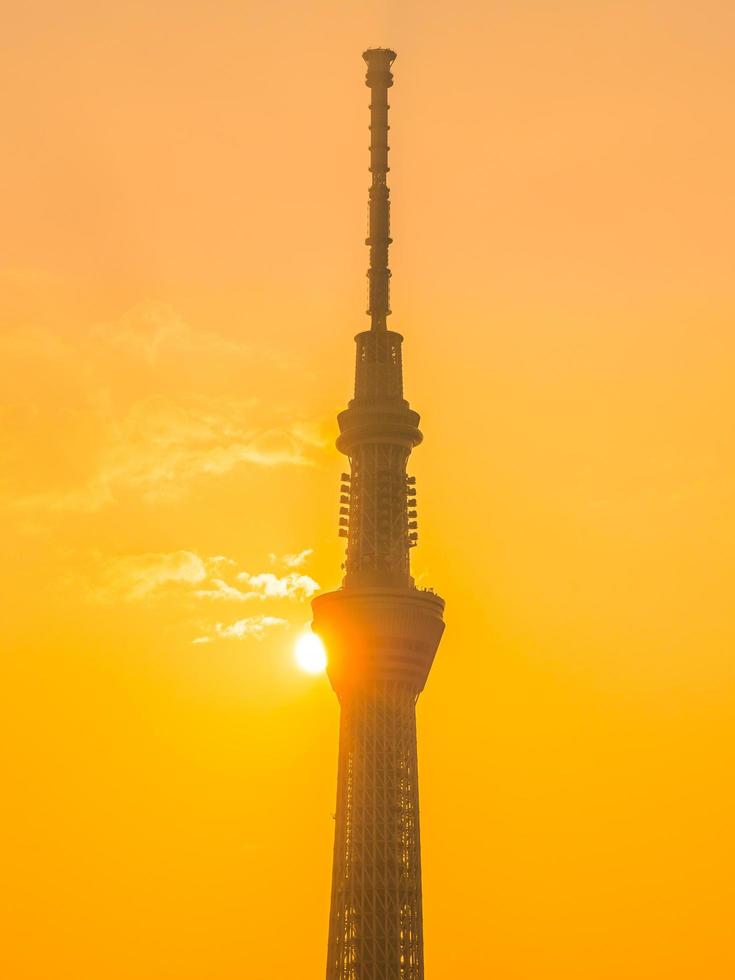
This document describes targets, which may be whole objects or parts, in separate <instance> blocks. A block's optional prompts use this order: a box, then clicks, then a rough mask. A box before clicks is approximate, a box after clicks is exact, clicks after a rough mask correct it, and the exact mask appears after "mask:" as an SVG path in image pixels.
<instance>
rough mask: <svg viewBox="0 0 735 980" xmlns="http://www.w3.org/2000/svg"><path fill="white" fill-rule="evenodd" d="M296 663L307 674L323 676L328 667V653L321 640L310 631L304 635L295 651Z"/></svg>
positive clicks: (297, 642) (297, 643)
mask: <svg viewBox="0 0 735 980" xmlns="http://www.w3.org/2000/svg"><path fill="white" fill-rule="evenodd" d="M294 654H295V657H296V663H297V664H298V665H299V667H300V668H301V669H302V670H305V671H306V673H307V674H321V673H322V672H323V671H324V670H326V667H327V651H326V650H325V649H324V644H323V643H322V641H321V639H320V638H319V637H318V636H317V635H316V633H312V632H311V631H310V630H309V631H308V632H306V633H302V634H301V636H300V637H299V638H298V640H297V641H296V648H295V650H294Z"/></svg>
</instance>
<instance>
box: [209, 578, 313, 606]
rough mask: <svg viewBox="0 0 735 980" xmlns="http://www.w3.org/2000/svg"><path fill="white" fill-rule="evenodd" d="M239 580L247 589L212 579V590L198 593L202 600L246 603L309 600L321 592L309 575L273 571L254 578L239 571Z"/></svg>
mask: <svg viewBox="0 0 735 980" xmlns="http://www.w3.org/2000/svg"><path fill="white" fill-rule="evenodd" d="M236 579H237V581H239V582H244V583H245V584H246V586H248V588H246V589H239V588H237V587H236V586H234V585H230V584H229V583H228V582H225V581H224V579H221V578H213V579H211V583H210V584H211V587H210V588H204V589H198V590H197V592H196V594H197V596H199V598H201V599H225V600H229V601H235V602H247V601H248V600H250V599H261V600H265V599H299V600H301V599H309V598H310V597H311V596H313V595H314V593H315V592H318V591H319V588H320V586H319V583H318V582H316V581H315V580H314V579H313V578H311V576H309V575H299V574H297V573H295V572H291V573H290V574H289V575H283V576H280V577H279V576H278V575H274V574H273V573H272V572H260V573H259V574H258V575H251V574H250V573H249V572H240V573H239V574H238V575H237V576H236Z"/></svg>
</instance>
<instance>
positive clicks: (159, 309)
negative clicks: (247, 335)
mask: <svg viewBox="0 0 735 980" xmlns="http://www.w3.org/2000/svg"><path fill="white" fill-rule="evenodd" d="M90 336H91V337H92V338H93V339H94V340H97V341H99V342H101V343H103V344H106V345H109V346H110V347H113V348H116V349H118V350H120V351H124V352H126V353H128V354H131V355H133V356H135V357H140V358H142V359H143V360H144V361H145V362H146V363H147V364H148V365H149V366H151V367H154V366H155V365H156V363H157V362H158V361H159V360H160V359H161V358H162V357H163V356H165V355H169V356H170V355H172V354H178V353H183V354H198V355H202V354H214V355H225V356H232V355H238V356H241V355H249V354H251V353H252V349H251V348H250V347H249V346H248V345H245V344H242V343H240V342H238V341H235V340H230V339H229V338H228V337H225V336H223V335H222V334H218V333H215V332H214V331H212V330H203V329H198V328H194V327H192V326H191V325H190V324H188V323H187V322H186V321H185V320H184V319H183V318H182V317H181V315H180V314H179V313H177V311H176V310H175V309H174V308H173V307H172V306H171V305H170V304H168V303H162V302H160V301H158V300H152V299H148V300H144V301H142V302H140V303H137V304H136V305H135V306H133V307H132V308H131V309H130V310H127V311H126V312H125V313H123V314H122V316H120V317H118V319H116V320H112V321H108V322H106V323H99V324H97V325H95V326H94V327H92V329H91V331H90Z"/></svg>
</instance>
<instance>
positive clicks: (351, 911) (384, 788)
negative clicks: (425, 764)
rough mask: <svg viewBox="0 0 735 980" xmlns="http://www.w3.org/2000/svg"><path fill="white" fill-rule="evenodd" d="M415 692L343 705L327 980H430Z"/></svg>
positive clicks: (403, 690) (358, 696) (397, 689)
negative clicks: (426, 974)
mask: <svg viewBox="0 0 735 980" xmlns="http://www.w3.org/2000/svg"><path fill="white" fill-rule="evenodd" d="M415 703H416V694H415V693H414V691H413V690H412V689H411V688H409V687H407V686H405V685H403V684H395V683H383V684H379V685H375V686H374V687H372V688H371V689H370V690H368V691H364V690H357V691H354V692H353V693H351V694H350V695H349V696H348V697H347V698H345V699H343V701H342V712H341V721H340V749H339V769H338V781H337V813H336V830H335V841H334V864H333V872H332V907H331V915H330V926H329V948H328V963H327V980H423V976H424V967H423V942H422V918H421V850H420V841H419V791H418V764H417V755H416V713H415Z"/></svg>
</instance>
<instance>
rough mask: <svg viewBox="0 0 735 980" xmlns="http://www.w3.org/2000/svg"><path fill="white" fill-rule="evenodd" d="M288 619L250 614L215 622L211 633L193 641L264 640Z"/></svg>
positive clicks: (285, 623) (284, 624)
mask: <svg viewBox="0 0 735 980" xmlns="http://www.w3.org/2000/svg"><path fill="white" fill-rule="evenodd" d="M287 625H288V621H287V620H285V619H281V618H280V617H278V616H248V617H246V618H245V619H237V620H235V622H234V623H230V624H229V625H225V624H224V623H215V624H214V627H213V629H212V632H211V633H208V634H205V635H203V636H197V637H195V638H194V639H193V640H192V641H191V642H192V643H211V642H212V640H214V639H217V638H219V639H226V640H227V639H230V640H233V639H234V640H243V639H246V638H248V637H252V638H253V639H256V640H262V639H263V637H264V636H265V634H266V633H267V632H268V631H269V630H272V629H274V628H275V627H278V626H287Z"/></svg>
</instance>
